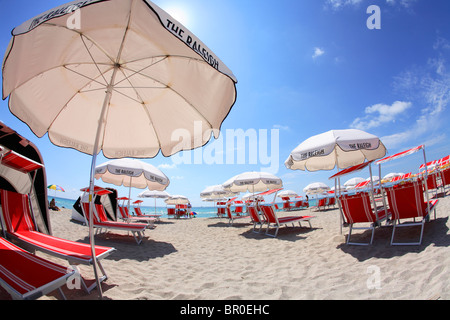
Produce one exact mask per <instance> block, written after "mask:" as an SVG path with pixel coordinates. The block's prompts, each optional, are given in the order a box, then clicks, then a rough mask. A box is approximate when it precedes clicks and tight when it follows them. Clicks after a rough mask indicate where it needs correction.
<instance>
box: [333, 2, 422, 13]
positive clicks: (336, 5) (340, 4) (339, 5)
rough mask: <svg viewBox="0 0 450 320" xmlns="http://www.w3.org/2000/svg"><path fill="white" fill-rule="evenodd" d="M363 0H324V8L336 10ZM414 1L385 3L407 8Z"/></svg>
mask: <svg viewBox="0 0 450 320" xmlns="http://www.w3.org/2000/svg"><path fill="white" fill-rule="evenodd" d="M363 2H364V1H363V0H326V2H325V8H331V9H332V10H335V11H337V10H340V9H343V8H345V7H356V6H358V5H360V4H362V3H363ZM372 2H373V1H372ZM415 2H417V0H386V3H387V4H388V5H390V6H400V7H403V8H407V9H409V8H411V6H412V5H413V4H414V3H415ZM365 4H366V5H367V6H369V5H371V4H373V3H371V2H370V1H365Z"/></svg>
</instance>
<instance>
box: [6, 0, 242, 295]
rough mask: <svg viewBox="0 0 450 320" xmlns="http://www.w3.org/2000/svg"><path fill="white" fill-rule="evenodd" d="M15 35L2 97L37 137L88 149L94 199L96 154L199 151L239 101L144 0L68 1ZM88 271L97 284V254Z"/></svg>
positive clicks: (187, 35)
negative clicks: (90, 270)
mask: <svg viewBox="0 0 450 320" xmlns="http://www.w3.org/2000/svg"><path fill="white" fill-rule="evenodd" d="M79 20H81V21H79ZM77 22H79V23H77ZM12 35H13V38H12V40H11V42H10V45H9V47H8V49H7V52H6V54H5V59H4V61H3V68H2V71H3V99H6V98H7V97H8V96H9V102H8V104H9V109H10V111H11V112H12V113H13V114H14V115H15V116H17V117H18V118H19V119H21V120H22V121H24V122H25V123H26V124H28V126H29V127H30V129H31V130H32V131H33V132H34V133H35V134H36V135H37V136H38V137H42V136H44V135H45V134H46V133H48V137H49V139H50V140H51V141H52V143H54V144H55V145H58V146H62V147H68V148H73V149H76V150H79V151H81V152H83V153H87V154H90V155H93V158H92V165H91V175H90V187H89V190H90V192H91V193H90V198H91V199H92V192H93V190H94V169H95V162H96V157H97V155H98V153H99V152H100V151H103V154H104V155H105V156H106V157H108V158H124V157H133V158H148V157H154V156H156V155H157V154H158V153H159V152H160V151H161V152H162V154H163V155H164V156H170V155H172V154H174V153H176V152H178V151H180V150H190V149H193V148H196V147H201V146H203V145H205V144H206V143H207V142H208V141H209V140H210V138H211V134H214V136H215V137H216V138H217V137H218V135H219V130H220V126H221V124H222V122H223V120H224V119H225V117H226V116H227V115H228V113H229V112H230V110H231V108H232V106H233V104H234V103H235V100H236V82H237V81H236V78H235V77H234V75H233V73H232V72H231V71H230V70H229V69H228V68H227V67H226V66H225V64H223V62H222V61H221V60H220V59H219V58H218V57H217V56H216V55H215V54H214V53H213V52H212V51H211V50H210V49H209V48H208V47H207V46H206V45H204V44H203V43H202V42H201V41H200V40H199V39H198V38H197V37H196V36H195V35H194V34H192V33H191V32H190V31H189V30H188V29H187V28H186V27H184V26H183V25H182V24H181V23H179V22H178V21H177V20H175V19H173V18H172V17H171V16H170V15H168V14H167V13H166V12H164V11H163V10H161V9H160V8H159V7H158V6H156V5H155V4H153V3H152V2H151V1H149V0H108V1H106V0H88V1H78V0H77V1H73V2H71V3H68V4H65V5H61V6H59V7H57V8H54V9H52V10H49V11H47V12H45V13H43V14H41V15H39V16H37V17H35V18H33V19H30V20H28V21H27V22H25V23H23V24H22V25H20V26H19V27H17V28H15V29H14V30H13V31H12ZM92 207H93V206H92V205H91V209H90V213H89V215H90V216H91V219H89V220H90V221H92V220H93V219H92V211H93V209H92ZM89 230H90V241H91V245H92V256H93V257H95V247H94V237H93V227H92V224H90V227H89ZM94 272H95V275H96V278H97V283H99V281H98V277H97V271H96V261H95V259H94ZM98 290H99V293H100V297H101V295H102V292H101V287H100V285H98Z"/></svg>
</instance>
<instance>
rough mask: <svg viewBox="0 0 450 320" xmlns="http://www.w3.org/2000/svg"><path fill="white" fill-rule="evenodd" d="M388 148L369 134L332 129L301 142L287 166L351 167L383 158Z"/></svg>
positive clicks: (326, 168)
mask: <svg viewBox="0 0 450 320" xmlns="http://www.w3.org/2000/svg"><path fill="white" fill-rule="evenodd" d="M385 154H386V148H385V146H384V145H383V143H382V142H381V141H380V139H379V138H378V137H376V136H374V135H372V134H370V133H367V132H364V131H361V130H356V129H347V130H331V131H328V132H325V133H322V134H319V135H316V136H313V137H310V138H309V139H307V140H305V141H304V142H302V143H301V144H300V145H298V146H297V148H295V149H294V150H293V151H292V152H291V154H290V155H289V157H288V158H287V160H286V161H285V166H286V167H287V168H288V169H292V170H308V171H318V170H331V169H333V168H335V167H336V166H337V168H338V169H344V168H348V167H350V166H353V165H357V164H360V163H363V162H364V161H366V160H368V161H370V160H374V159H379V158H382V157H383V156H384V155H385Z"/></svg>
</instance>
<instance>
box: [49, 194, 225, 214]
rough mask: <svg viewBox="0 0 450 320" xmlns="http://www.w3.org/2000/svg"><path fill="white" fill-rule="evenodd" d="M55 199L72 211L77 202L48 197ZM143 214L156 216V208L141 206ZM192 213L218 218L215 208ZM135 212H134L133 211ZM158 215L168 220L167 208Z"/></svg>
mask: <svg viewBox="0 0 450 320" xmlns="http://www.w3.org/2000/svg"><path fill="white" fill-rule="evenodd" d="M52 199H55V201H56V206H58V207H60V208H66V209H72V207H73V205H74V204H75V202H76V200H71V199H65V198H59V197H55V196H48V201H49V202H50V200H52ZM141 211H142V213H143V214H155V207H154V206H141ZM192 211H193V212H195V213H196V218H211V217H217V209H216V208H214V207H193V208H192ZM131 212H133V210H131ZM156 214H161V215H162V217H163V218H168V216H167V207H158V206H157V207H156Z"/></svg>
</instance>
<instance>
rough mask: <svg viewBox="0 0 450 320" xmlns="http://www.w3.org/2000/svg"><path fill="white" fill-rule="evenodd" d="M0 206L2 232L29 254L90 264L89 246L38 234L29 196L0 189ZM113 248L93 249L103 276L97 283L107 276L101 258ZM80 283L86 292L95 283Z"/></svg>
mask: <svg viewBox="0 0 450 320" xmlns="http://www.w3.org/2000/svg"><path fill="white" fill-rule="evenodd" d="M0 195H1V204H2V218H3V219H2V220H3V222H4V228H3V230H4V232H5V231H6V234H7V236H8V237H10V238H12V239H13V240H16V241H18V242H20V244H22V245H23V246H24V247H25V248H27V249H28V250H30V251H34V250H39V251H42V252H45V253H47V254H50V255H53V256H55V257H58V258H61V259H64V260H67V261H68V262H69V263H70V264H84V265H92V264H93V262H94V261H93V259H92V252H91V246H90V245H89V244H85V243H80V242H75V241H70V240H66V239H61V238H57V237H54V236H51V235H48V234H44V233H41V232H39V231H37V228H36V226H35V223H34V221H33V218H32V215H31V212H30V206H29V202H28V195H24V194H19V193H16V192H12V191H6V190H0ZM115 250H116V249H114V248H110V247H103V246H95V254H96V258H97V264H98V266H99V268H100V270H101V271H102V273H103V276H102V277H101V278H100V281H104V280H106V279H107V278H108V277H107V275H106V273H105V271H104V269H103V266H102V265H101V263H100V261H99V260H100V259H103V258H105V257H107V256H109V255H110V254H111V253H112V252H114V251H115ZM81 283H82V285H83V287H84V289H85V290H86V291H87V292H88V293H89V292H91V291H92V289H94V288H95V286H96V283H95V282H94V284H93V285H91V286H90V287H88V286H87V285H86V283H85V281H84V280H83V279H81Z"/></svg>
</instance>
